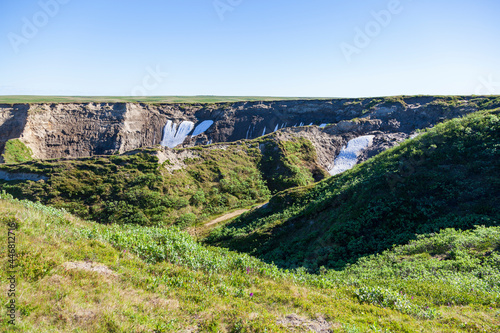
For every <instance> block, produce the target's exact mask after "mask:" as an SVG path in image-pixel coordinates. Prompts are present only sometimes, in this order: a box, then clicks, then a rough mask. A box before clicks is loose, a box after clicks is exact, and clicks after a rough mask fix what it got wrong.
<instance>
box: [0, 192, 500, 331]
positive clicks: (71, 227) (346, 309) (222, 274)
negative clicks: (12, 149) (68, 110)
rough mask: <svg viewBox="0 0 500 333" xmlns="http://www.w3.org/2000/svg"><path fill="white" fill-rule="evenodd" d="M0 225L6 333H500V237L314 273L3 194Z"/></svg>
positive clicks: (468, 237)
mask: <svg viewBox="0 0 500 333" xmlns="http://www.w3.org/2000/svg"><path fill="white" fill-rule="evenodd" d="M0 226H1V228H2V229H3V230H4V231H5V234H7V230H11V233H13V234H15V237H16V241H15V250H16V252H17V257H16V260H15V265H16V273H14V274H15V276H16V292H17V293H16V295H17V296H16V297H14V298H12V297H8V296H7V293H1V294H0V301H1V302H2V304H6V303H7V302H8V301H10V300H11V299H15V301H16V307H17V308H16V319H15V320H16V325H15V326H12V325H11V324H9V323H8V319H7V317H6V316H5V311H6V308H5V307H2V311H1V313H2V321H0V330H1V331H2V332H39V333H45V332H51V333H53V332H306V331H309V329H310V328H312V329H314V330H313V331H316V332H328V331H331V332H350V333H352V332H415V331H419V332H450V333H451V332H497V331H498V330H499V329H500V308H499V306H500V299H499V295H500V294H499V281H498V277H499V276H500V274H499V263H500V256H499V254H498V249H499V246H500V243H499V234H500V229H499V228H494V227H490V228H479V229H477V230H475V231H471V232H457V231H453V230H449V231H444V232H443V233H441V234H437V235H433V236H429V237H425V238H422V239H419V240H418V241H417V242H414V243H411V244H409V245H407V246H402V247H397V248H395V249H393V250H391V251H389V252H387V253H384V254H383V255H382V256H377V257H373V258H366V259H364V260H363V261H361V262H360V263H359V264H358V265H354V266H351V267H350V268H349V269H347V270H345V271H343V272H336V271H327V270H324V271H322V274H321V275H309V274H307V273H305V272H304V270H297V271H284V270H280V269H278V268H277V267H276V266H273V265H269V264H265V263H263V262H261V261H259V260H257V259H255V258H252V257H251V256H248V255H246V254H237V253H234V252H230V251H227V250H224V249H220V248H212V247H205V246H202V245H200V244H199V243H196V242H195V241H194V240H193V239H192V238H191V237H190V236H189V235H188V234H186V233H184V232H182V231H180V230H178V229H177V228H175V227H174V228H169V229H165V228H151V227H139V226H125V225H124V226H119V225H113V226H106V225H102V224H98V223H94V222H88V221H82V220H80V219H78V218H75V217H73V216H71V215H69V214H68V213H66V212H64V211H61V210H57V209H54V208H50V207H45V206H42V205H41V204H34V203H32V202H28V201H23V202H19V201H17V200H14V199H12V197H10V196H9V195H5V194H3V195H1V194H0ZM6 249H7V248H6V247H4V250H3V251H6ZM450 251H452V253H453V254H452V255H451V256H450V257H449V258H447V259H446V260H442V261H440V260H439V259H438V258H440V257H441V256H442V255H444V254H446V253H448V252H450ZM3 256H4V257H5V258H6V257H7V253H6V252H4V253H3ZM9 265H10V263H9V262H8V261H7V260H4V261H3V262H2V270H1V271H0V276H1V278H2V281H6V280H7V277H8V274H9V273H8V272H9V271H10V269H8V266H9Z"/></svg>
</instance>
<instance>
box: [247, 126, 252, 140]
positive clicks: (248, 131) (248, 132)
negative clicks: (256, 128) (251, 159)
mask: <svg viewBox="0 0 500 333" xmlns="http://www.w3.org/2000/svg"><path fill="white" fill-rule="evenodd" d="M250 127H252V125H250V126H248V130H247V136H246V137H245V139H247V140H248V134H250Z"/></svg>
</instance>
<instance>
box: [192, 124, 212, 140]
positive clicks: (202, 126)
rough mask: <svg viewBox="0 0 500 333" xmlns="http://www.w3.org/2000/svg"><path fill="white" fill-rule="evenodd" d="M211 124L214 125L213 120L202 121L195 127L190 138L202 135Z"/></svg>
mask: <svg viewBox="0 0 500 333" xmlns="http://www.w3.org/2000/svg"><path fill="white" fill-rule="evenodd" d="M213 124H214V122H213V120H205V121H202V122H201V124H199V125H198V126H196V128H195V129H194V131H193V134H192V135H191V136H192V137H193V138H194V137H195V136H197V135H200V134H202V133H204V132H205V131H206V130H207V129H209V128H210V126H212V125H213Z"/></svg>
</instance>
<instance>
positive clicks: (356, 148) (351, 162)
mask: <svg viewBox="0 0 500 333" xmlns="http://www.w3.org/2000/svg"><path fill="white" fill-rule="evenodd" d="M374 137H375V135H365V136H360V137H358V138H356V139H353V140H351V141H349V142H348V143H347V147H345V148H342V150H341V151H340V154H339V156H337V158H336V159H335V162H334V165H333V169H331V170H329V172H330V174H331V175H332V176H334V175H338V174H339V173H342V172H344V171H346V170H349V169H352V168H353V167H354V166H355V165H356V163H357V162H358V156H359V154H360V153H361V152H362V151H363V150H364V149H366V148H368V147H370V146H371V145H372V143H373V138H374Z"/></svg>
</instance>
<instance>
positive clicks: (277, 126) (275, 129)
mask: <svg viewBox="0 0 500 333" xmlns="http://www.w3.org/2000/svg"><path fill="white" fill-rule="evenodd" d="M279 126H280V124H278V125H276V127H275V128H274V131H273V132H276V131H277V130H278V129H279Z"/></svg>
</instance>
